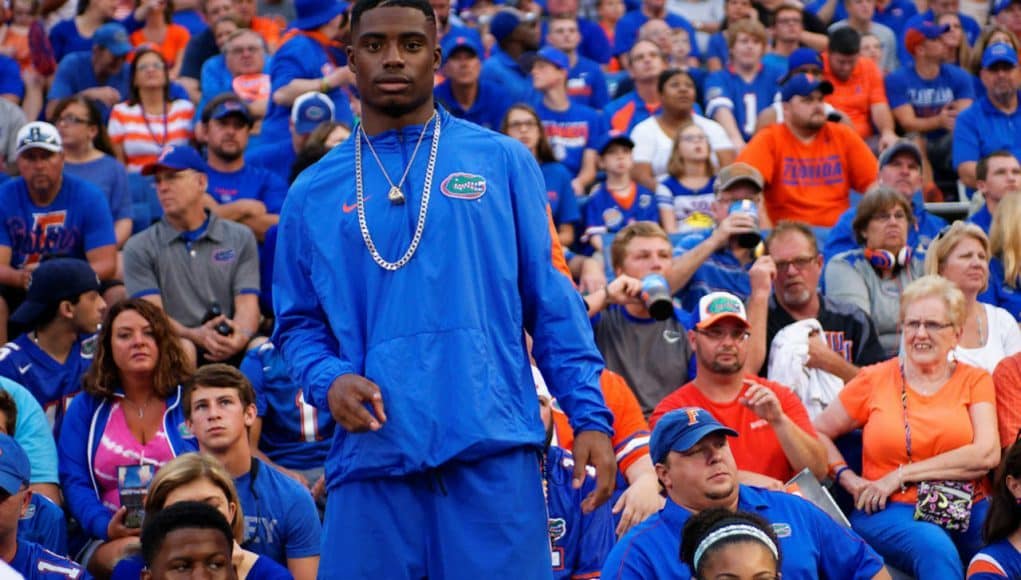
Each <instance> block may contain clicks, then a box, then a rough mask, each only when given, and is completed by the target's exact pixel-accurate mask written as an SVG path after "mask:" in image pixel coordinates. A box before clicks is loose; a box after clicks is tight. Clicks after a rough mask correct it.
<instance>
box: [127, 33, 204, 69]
mask: <svg viewBox="0 0 1021 580" xmlns="http://www.w3.org/2000/svg"><path fill="white" fill-rule="evenodd" d="M190 38H191V34H189V33H188V29H187V28H185V27H183V26H181V25H179V24H170V25H168V26H167V34H166V35H165V36H164V37H163V42H161V43H159V44H156V43H155V42H152V41H151V40H149V39H148V38H146V37H145V32H144V31H143V30H141V29H140V30H136V31H134V32H132V33H131V45H132V46H142V45H143V44H148V45H150V46H153V47H155V48H156V50H158V51H159V53H160V55H161V56H163V60H165V61H167V66H171V67H172V66H174V63H176V62H177V60H178V59H179V58H180V57H181V55H183V54H184V48H185V47H186V46H188V40H189V39H190Z"/></svg>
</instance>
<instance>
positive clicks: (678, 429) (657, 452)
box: [649, 407, 737, 463]
mask: <svg viewBox="0 0 1021 580" xmlns="http://www.w3.org/2000/svg"><path fill="white" fill-rule="evenodd" d="M713 433H725V434H727V435H729V436H730V437H737V431H734V430H733V429H731V428H730V427H727V426H725V425H724V424H723V423H720V422H719V421H717V420H716V417H713V415H712V413H710V412H709V411H706V410H705V409H703V408H701V407H683V408H680V409H675V410H673V411H670V412H669V413H667V414H665V415H663V416H662V417H660V418H659V422H658V423H656V428H655V429H653V430H652V437H650V438H649V454H650V455H651V458H652V462H653V463H663V462H664V461H665V460H666V456H667V455H668V454H669V453H670V452H671V451H677V452H679V453H684V452H685V451H687V450H689V449H691V448H692V447H694V446H695V444H696V443H698V442H699V441H701V440H702V439H704V438H705V437H706V435H712V434H713Z"/></svg>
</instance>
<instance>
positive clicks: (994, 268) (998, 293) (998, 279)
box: [978, 256, 1021, 321]
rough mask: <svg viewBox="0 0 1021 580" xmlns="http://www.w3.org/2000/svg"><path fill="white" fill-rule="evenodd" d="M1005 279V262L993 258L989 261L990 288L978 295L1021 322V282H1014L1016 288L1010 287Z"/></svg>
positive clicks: (982, 300)
mask: <svg viewBox="0 0 1021 580" xmlns="http://www.w3.org/2000/svg"><path fill="white" fill-rule="evenodd" d="M1003 278H1004V270H1003V260H1001V259H1000V257H999V256H993V257H992V258H990V259H989V287H988V288H986V291H985V292H983V293H981V294H979V295H978V299H979V301H980V302H985V303H986V304H992V305H993V306H999V307H1000V308H1003V309H1004V310H1006V311H1007V312H1010V313H1011V314H1012V315H1014V318H1015V319H1016V320H1018V321H1021V280H1014V286H1010V285H1009V284H1007V282H1006V281H1005V280H1004V279H1003Z"/></svg>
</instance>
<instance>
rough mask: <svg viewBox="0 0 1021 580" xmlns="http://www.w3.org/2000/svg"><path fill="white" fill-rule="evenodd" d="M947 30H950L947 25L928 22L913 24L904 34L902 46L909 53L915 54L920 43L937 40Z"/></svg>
mask: <svg viewBox="0 0 1021 580" xmlns="http://www.w3.org/2000/svg"><path fill="white" fill-rule="evenodd" d="M948 30H950V25H949V24H935V23H933V22H928V21H926V22H919V23H917V24H913V25H912V26H911V28H908V29H907V30H906V31H905V32H904V46H905V48H907V49H908V52H909V53H911V54H915V49H916V48H918V45H919V44H921V43H922V41H924V40H939V38H940V37H941V36H943V33H945V32H946V31H948Z"/></svg>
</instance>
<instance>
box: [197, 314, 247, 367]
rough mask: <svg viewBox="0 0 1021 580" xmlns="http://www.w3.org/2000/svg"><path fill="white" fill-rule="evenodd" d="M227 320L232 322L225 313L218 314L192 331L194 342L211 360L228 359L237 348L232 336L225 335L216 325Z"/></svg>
mask: <svg viewBox="0 0 1021 580" xmlns="http://www.w3.org/2000/svg"><path fill="white" fill-rule="evenodd" d="M221 322H226V323H227V324H230V321H229V320H228V318H227V317H226V316H224V315H222V314H221V315H220V316H217V317H216V318H212V319H210V320H207V321H206V322H205V323H204V324H203V325H202V326H199V327H198V328H195V329H194V330H193V332H192V334H193V336H192V337H191V338H192V342H194V343H195V346H197V347H198V348H200V349H202V350H204V351H205V352H206V358H208V359H209V360H211V361H223V360H227V359H228V358H230V357H231V356H233V355H234V353H235V352H237V351H235V350H232V349H233V344H232V342H231V340H230V337H227V336H223V335H222V334H220V333H219V332H217V331H216V327H217V326H218V325H219V324H220V323H221Z"/></svg>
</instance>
